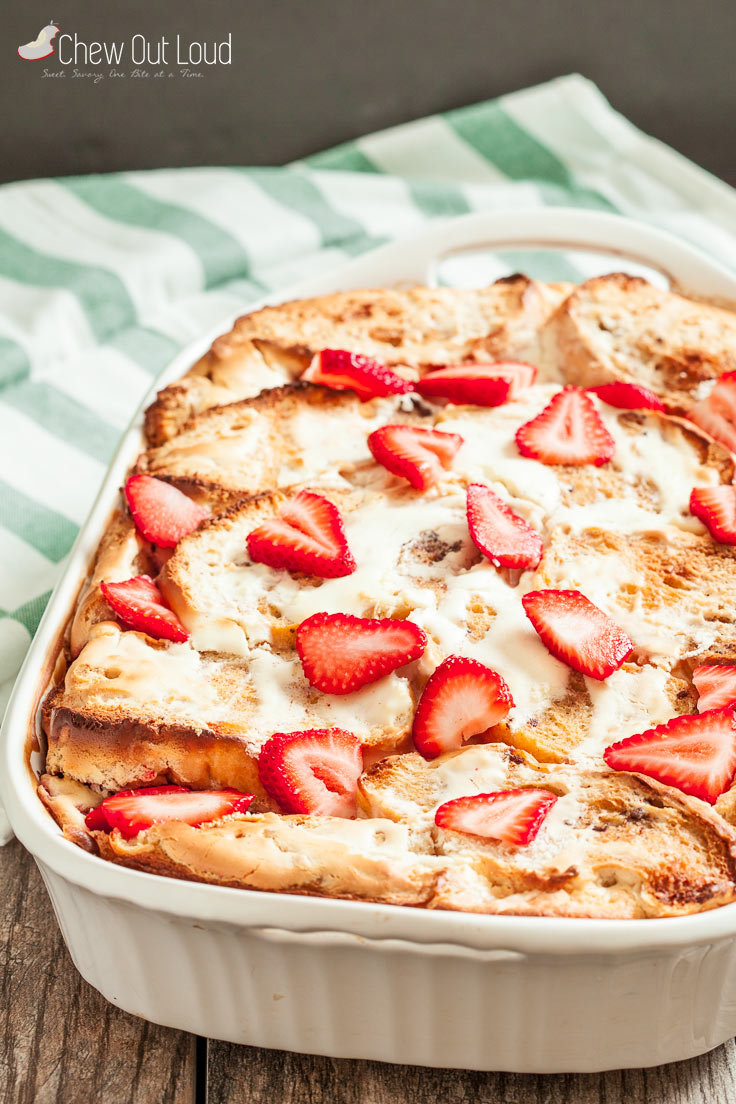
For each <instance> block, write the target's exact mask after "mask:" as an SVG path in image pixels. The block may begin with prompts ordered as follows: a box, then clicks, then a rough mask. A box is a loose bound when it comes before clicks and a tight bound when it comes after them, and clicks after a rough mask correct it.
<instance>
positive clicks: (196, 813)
mask: <svg viewBox="0 0 736 1104" xmlns="http://www.w3.org/2000/svg"><path fill="white" fill-rule="evenodd" d="M252 800H253V794H244V793H241V792H240V791H239V790H187V789H185V788H184V787H183V786H150V787H149V788H148V789H143V790H122V791H121V792H120V793H116V794H113V795H112V797H106V798H105V800H104V801H103V802H102V804H101V805H98V806H97V808H96V809H92V811H91V812H89V813H88V814H87V816H86V818H85V823H86V825H87V827H88V828H89V829H90V831H92V832H94V831H111V830H112V829H113V828H117V829H118V831H119V832H120V833H121V835H123V836H125V838H126V839H132V837H133V836H137V835H138V833H139V832H145V831H146V829H147V828H151V827H152V826H153V825H154V824H165V823H166V822H167V821H170V820H177V821H183V823H184V824H190V825H191V826H192V828H197V827H199V825H200V824H205V823H206V822H207V821H209V820H219V819H220V817H224V816H230V815H231V813H244V812H245V811H246V809H247V808H248V806H249V805H250V803H251V801H252Z"/></svg>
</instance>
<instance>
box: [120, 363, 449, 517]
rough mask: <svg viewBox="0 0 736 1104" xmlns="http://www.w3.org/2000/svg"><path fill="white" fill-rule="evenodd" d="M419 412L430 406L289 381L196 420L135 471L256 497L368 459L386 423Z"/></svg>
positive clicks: (203, 488)
mask: <svg viewBox="0 0 736 1104" xmlns="http://www.w3.org/2000/svg"><path fill="white" fill-rule="evenodd" d="M417 407H419V408H420V409H428V408H425V407H424V404H422V403H416V402H415V401H414V400H412V399H411V398H406V397H404V396H398V397H396V396H395V397H393V398H390V399H374V400H373V401H372V402H366V403H361V402H360V401H359V400H358V399H357V398H356V396H355V395H354V394H352V392H335V391H328V390H327V389H326V388H324V387H317V386H315V385H314V384H309V383H296V384H291V385H289V386H286V387H278V388H274V389H273V390H271V391H264V392H263V393H262V394H261V395H259V396H258V397H257V398H255V399H247V400H244V401H243V402H238V403H231V404H230V405H228V406H218V407H215V408H214V409H212V410H209V411H207V412H205V413H204V414H201V415H200V416H198V417H196V418H194V419H192V420H191V421H190V422H188V423H186V424H185V425H184V427H183V428H182V430H181V432H180V433H179V434H178V435H177V436H176V437H174V438H172V439H171V440H170V441H167V442H166V443H165V444H163V445H161V446H160V447H159V448H154V449H149V450H148V452H146V453H144V454H143V456H142V457H141V458H140V460H139V463H138V468H137V470H138V471H145V472H148V473H149V474H151V475H155V476H156V477H158V478H165V479H169V480H171V481H172V482H175V483H176V484H177V486H180V487H181V488H182V489H183V490H186V491H189V490H190V489H192V490H193V489H196V490H198V491H199V493H205V492H209V491H210V490H219V491H220V492H227V493H229V494H230V495H231V496H233V498H236V497H243V496H246V495H253V494H257V493H258V492H260V491H266V490H274V489H276V488H279V487H287V486H290V485H291V484H293V483H301V482H303V481H304V480H306V479H313V478H315V477H317V476H318V475H320V474H321V473H323V472H325V471H337V472H338V473H339V472H340V471H341V470H342V469H343V468H350V467H351V466H354V465H355V464H357V463H360V462H366V461H368V460H370V453H369V451H368V446H367V444H366V440H367V437H368V434H369V433H371V432H372V431H373V430H374V429H376V428H377V427H378V426H379V425H384V424H385V423H386V422H390V421H395V422H397V421H398V422H410V421H413V420H417V418H419V417H420V416H421V415H417V414H416V413H415V411H416V408H417ZM337 425H339V432H334V431H331V430H332V428H333V427H335V426H337ZM317 443H319V446H320V447H319V450H317V449H316V448H315V446H316V445H317Z"/></svg>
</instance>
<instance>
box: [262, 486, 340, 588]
mask: <svg viewBox="0 0 736 1104" xmlns="http://www.w3.org/2000/svg"><path fill="white" fill-rule="evenodd" d="M247 544H248V552H249V553H250V558H251V559H252V560H256V561H257V562H258V563H265V564H268V565H269V567H276V568H284V569H285V570H286V571H303V572H305V573H306V574H307V575H317V576H318V577H319V578H320V579H337V578H340V577H341V576H343V575H352V573H353V572H354V571H355V566H356V565H355V560H354V559H353V557H352V555H351V554H350V549H349V548H348V542H347V537H346V536H345V528H344V526H343V523H342V518H341V517H340V511H339V510H338V509H337V506H335V505H333V503H332V502H330V501H329V500H328V499H326V498H323V497H322V495H318V494H313V492H312V491H299V493H298V494H297V495H295V496H294V498H290V499H289V500H288V501H287V502H285V503H284V505H283V506H282V507H281V509H280V510H279V513H278V517H275V518H272V519H271V520H270V521H266V522H264V523H263V525H259V526H258V528H257V529H253V530H252V532H250V533H249V534H248V539H247Z"/></svg>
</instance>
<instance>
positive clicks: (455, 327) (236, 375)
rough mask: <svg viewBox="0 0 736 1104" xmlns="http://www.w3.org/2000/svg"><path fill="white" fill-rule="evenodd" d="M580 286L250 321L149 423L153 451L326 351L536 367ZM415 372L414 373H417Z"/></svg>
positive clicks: (284, 313) (354, 295)
mask: <svg viewBox="0 0 736 1104" xmlns="http://www.w3.org/2000/svg"><path fill="white" fill-rule="evenodd" d="M570 286H571V285H567V284H540V283H537V282H536V281H534V280H530V279H528V278H527V277H526V276H514V277H511V278H509V279H507V280H499V281H498V282H497V283H495V284H492V285H491V286H490V287H486V288H481V289H480V290H478V291H475V290H467V291H459V290H457V289H450V288H425V287H415V288H408V289H405V290H395V289H390V288H389V289H387V288H379V289H368V290H359V291H346V292H339V293H337V294H335V295H328V296H322V297H320V298H318V299H300V300H295V301H294V302H291V303H286V304H282V305H280V306H278V307H264V308H263V309H262V310H259V311H255V312H253V313H252V314H246V315H243V317H242V318H239V319H238V320H237V322H236V323H235V325H234V327H233V329H232V330H231V331H230V333H228V334H223V335H222V336H221V337H218V338H217V339H216V341H214V342H213V344H212V347H211V349H210V350H209V352H207V353H206V354H205V356H204V357H202V359H201V360H199V361H198V362H197V363H196V364H195V365H194V367H193V368H192V369H191V371H190V372H189V373H188V374H187V375H186V376H185V377H184V379H182V380H180V381H178V382H177V383H174V384H171V385H170V386H169V387H166V388H164V390H163V391H161V392H159V395H158V398H157V400H156V402H155V403H154V404H153V405H152V406H151V407H150V408H149V410H148V412H147V414H146V434H147V436H148V440H149V441H150V443H151V445H154V446H157V445H161V444H163V442H164V441H166V440H167V439H168V438H169V437H171V436H172V435H173V434H174V433H176V432H178V430H179V429H180V427H181V425H182V424H183V422H184V421H186V420H187V419H189V418H191V417H192V416H193V415H195V414H198V413H201V412H202V411H204V410H206V409H207V408H209V407H212V406H215V405H218V404H220V405H221V404H223V403H228V402H233V401H235V400H237V399H243V398H250V397H252V396H254V395H256V394H257V393H258V392H259V391H260V390H261V389H262V388H271V387H278V386H279V385H280V384H283V383H286V382H288V381H290V380H294V379H296V378H297V377H298V376H299V375H300V374H301V373H302V372H303V371H304V369H305V368H306V367H307V365H308V364H309V362H310V360H311V358H312V356H313V355H314V353H316V352H318V351H319V350H320V349H324V348H333V349H349V350H351V351H352V352H356V353H363V354H364V355H366V356H371V357H375V358H376V359H377V360H379V361H381V362H382V363H384V364H390V365H392V366H394V367H396V366H402V367H404V368H406V369H408V371H407V373H406V374H408V375H410V376H411V375H412V374H413V375H414V376H416V374H417V373H419V372H423V371H425V370H426V368H427V366H429V365H432V364H435V365H436V364H445V363H459V362H461V361H465V360H498V359H502V358H509V359H511V358H515V359H529V353H530V350H531V349H532V347H533V345H534V342H535V339H536V334H537V331H538V329H539V327H540V326H541V324H542V323H543V322H544V321H545V319H546V318H547V317H548V316H549V314H550V313H551V312H552V311H553V310H554V308H555V307H556V306H557V305H558V304H559V303H560V301H561V300H562V299H563V298H564V296H565V295H566V294H567V292H568V291H569V290H570ZM412 370H413V372H412Z"/></svg>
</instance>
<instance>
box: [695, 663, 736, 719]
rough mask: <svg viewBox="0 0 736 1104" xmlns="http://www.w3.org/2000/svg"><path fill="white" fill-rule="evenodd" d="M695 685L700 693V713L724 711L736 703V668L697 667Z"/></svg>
mask: <svg viewBox="0 0 736 1104" xmlns="http://www.w3.org/2000/svg"><path fill="white" fill-rule="evenodd" d="M693 683H694V684H695V689H696V690H697V691H698V712H699V713H706V712H707V711H708V710H709V709H723V708H724V707H725V706H727V705H733V704H734V702H736V667H727V666H726V665H725V664H722V665H721V664H712V665H710V664H709V665H706V666H704V667H696V668H695V670H694V671H693Z"/></svg>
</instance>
